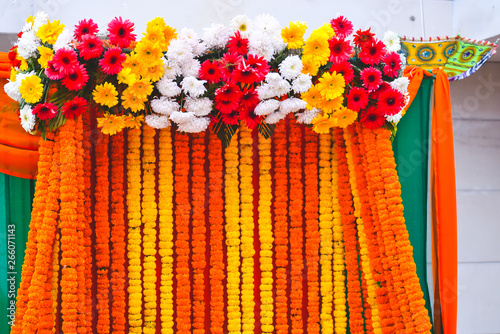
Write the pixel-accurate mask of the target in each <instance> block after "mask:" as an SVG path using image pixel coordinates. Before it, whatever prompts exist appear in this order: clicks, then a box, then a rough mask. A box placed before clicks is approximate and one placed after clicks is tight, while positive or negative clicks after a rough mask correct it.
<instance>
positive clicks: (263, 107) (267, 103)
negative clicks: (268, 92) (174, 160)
mask: <svg viewBox="0 0 500 334" xmlns="http://www.w3.org/2000/svg"><path fill="white" fill-rule="evenodd" d="M279 107H280V101H278V100H275V99H271V100H264V101H260V102H259V104H257V106H256V107H255V110H254V113H255V115H258V116H263V115H269V114H270V113H272V112H274V111H275V110H278V109H279Z"/></svg>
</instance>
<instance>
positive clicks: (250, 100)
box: [240, 88, 260, 111]
mask: <svg viewBox="0 0 500 334" xmlns="http://www.w3.org/2000/svg"><path fill="white" fill-rule="evenodd" d="M259 102H260V99H259V94H257V92H256V91H255V89H253V88H250V89H245V90H244V91H243V93H242V94H241V99H240V105H241V108H245V109H250V110H251V111H253V110H254V109H255V107H256V106H257V104H259Z"/></svg>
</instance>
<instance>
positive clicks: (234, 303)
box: [224, 136, 241, 333]
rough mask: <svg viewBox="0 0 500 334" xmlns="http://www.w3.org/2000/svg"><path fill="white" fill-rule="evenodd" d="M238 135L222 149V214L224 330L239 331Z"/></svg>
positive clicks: (229, 331)
mask: <svg viewBox="0 0 500 334" xmlns="http://www.w3.org/2000/svg"><path fill="white" fill-rule="evenodd" d="M237 138H238V137H236V136H235V137H233V140H232V141H231V144H230V145H229V146H228V147H226V150H225V152H224V157H225V159H226V161H225V171H226V174H225V178H224V186H225V188H224V197H225V209H226V210H225V216H226V226H225V228H226V245H227V331H228V333H241V305H240V301H241V300H240V295H241V291H240V283H241V281H240V278H241V271H240V265H241V259H240V244H241V239H240V237H241V234H240V233H241V232H240V230H241V229H240V196H239V188H238V186H239V178H238V165H239V162H238V141H237V140H236V139H237Z"/></svg>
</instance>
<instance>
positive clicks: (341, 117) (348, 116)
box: [333, 107, 358, 128]
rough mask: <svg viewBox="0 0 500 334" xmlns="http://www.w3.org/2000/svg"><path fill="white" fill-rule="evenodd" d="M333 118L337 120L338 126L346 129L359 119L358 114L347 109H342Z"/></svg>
mask: <svg viewBox="0 0 500 334" xmlns="http://www.w3.org/2000/svg"><path fill="white" fill-rule="evenodd" d="M333 118H335V119H337V126H339V127H341V128H346V127H347V126H348V125H350V124H352V123H353V122H354V121H355V120H356V119H357V118H358V113H357V112H355V111H354V110H351V109H348V108H346V107H341V108H340V109H339V110H337V111H335V112H334V113H333Z"/></svg>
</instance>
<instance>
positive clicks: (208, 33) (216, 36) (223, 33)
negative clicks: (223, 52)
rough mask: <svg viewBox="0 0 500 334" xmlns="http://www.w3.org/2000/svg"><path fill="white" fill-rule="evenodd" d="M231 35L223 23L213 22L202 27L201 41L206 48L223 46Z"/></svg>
mask: <svg viewBox="0 0 500 334" xmlns="http://www.w3.org/2000/svg"><path fill="white" fill-rule="evenodd" d="M230 36H231V31H230V30H229V28H228V27H226V26H225V25H223V24H215V23H212V25H211V26H210V27H208V28H204V29H203V37H202V39H203V41H204V42H205V43H206V44H207V47H208V48H224V47H225V46H226V44H227V41H228V40H229V37H230Z"/></svg>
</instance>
